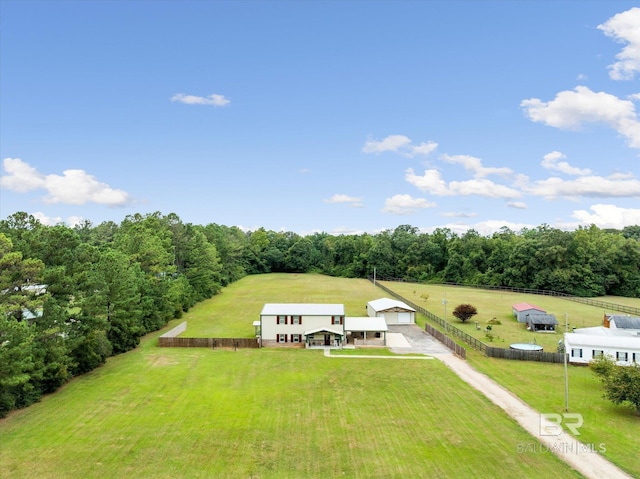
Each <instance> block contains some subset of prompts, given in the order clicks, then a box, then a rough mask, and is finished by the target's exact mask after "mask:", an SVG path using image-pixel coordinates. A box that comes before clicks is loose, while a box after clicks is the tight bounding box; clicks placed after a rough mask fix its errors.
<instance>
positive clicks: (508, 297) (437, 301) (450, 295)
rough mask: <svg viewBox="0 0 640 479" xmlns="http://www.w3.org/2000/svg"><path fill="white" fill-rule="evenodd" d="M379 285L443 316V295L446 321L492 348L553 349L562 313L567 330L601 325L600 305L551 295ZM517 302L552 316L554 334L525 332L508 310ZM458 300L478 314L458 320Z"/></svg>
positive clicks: (630, 301)
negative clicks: (489, 335)
mask: <svg viewBox="0 0 640 479" xmlns="http://www.w3.org/2000/svg"><path fill="white" fill-rule="evenodd" d="M382 284H384V285H385V286H387V287H388V288H391V289H392V290H393V291H395V292H396V293H398V294H400V295H402V296H403V297H405V298H406V299H407V300H409V301H411V302H413V303H415V304H417V305H419V306H422V307H423V308H425V309H426V310H428V311H430V312H432V313H433V314H436V315H438V316H440V317H444V305H443V304H442V300H443V299H444V298H445V297H446V299H447V317H446V319H447V321H448V322H450V323H451V324H453V325H454V326H455V327H457V328H459V329H461V330H463V331H464V332H466V333H467V334H469V335H470V336H473V337H475V338H477V339H479V340H481V341H483V342H485V343H487V344H489V345H491V346H494V347H504V348H508V347H509V344H511V343H532V342H535V343H536V344H539V345H541V346H543V347H544V350H545V351H548V352H556V351H557V347H558V341H559V340H561V339H562V333H564V332H565V314H566V315H567V319H568V323H569V329H571V328H572V327H576V328H583V327H589V326H601V325H602V319H603V316H604V312H603V310H602V308H598V307H595V306H589V305H585V304H581V303H575V302H573V301H567V300H565V299H560V298H556V297H553V296H540V295H535V294H521V293H511V292H503V291H494V290H484V289H479V288H465V287H462V286H441V285H430V284H412V283H393V282H382ZM422 294H428V295H429V299H428V300H427V301H424V300H423V299H422V298H421V295H422ZM599 299H601V300H602V301H609V302H612V303H616V302H617V303H620V304H626V305H628V306H637V307H640V299H629V298H627V301H626V302H624V303H623V302H622V301H620V298H617V297H616V298H599ZM520 302H527V303H531V304H534V305H536V306H538V307H540V308H542V309H544V310H545V311H547V313H549V314H553V315H555V317H556V319H557V320H558V323H559V324H558V326H557V327H556V331H557V332H556V333H555V334H554V333H534V332H531V331H527V329H526V326H525V325H524V323H518V321H516V319H515V317H514V316H513V313H512V311H511V306H512V305H513V304H515V303H520ZM462 303H470V304H472V305H474V306H475V307H476V308H477V309H478V314H477V315H476V316H474V317H473V318H471V319H470V320H468V321H466V322H465V323H462V322H461V321H460V320H459V319H457V318H456V317H455V316H453V314H452V312H453V310H454V309H455V307H456V306H457V305H459V304H462ZM493 318H496V319H497V320H499V321H500V322H501V324H500V325H497V326H496V325H494V326H492V333H493V335H494V336H495V337H494V340H493V341H489V340H488V339H487V338H486V333H485V328H486V326H487V324H488V323H487V322H488V321H489V320H491V319H493ZM424 321H425V320H424V318H422V322H423V323H424ZM476 321H477V322H478V323H479V326H480V330H477V329H476V324H475V322H476Z"/></svg>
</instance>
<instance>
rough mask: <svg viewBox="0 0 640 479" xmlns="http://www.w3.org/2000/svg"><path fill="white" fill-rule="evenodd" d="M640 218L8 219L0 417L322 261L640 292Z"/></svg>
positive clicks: (325, 265) (576, 290)
mask: <svg viewBox="0 0 640 479" xmlns="http://www.w3.org/2000/svg"><path fill="white" fill-rule="evenodd" d="M639 265H640V226H629V227H626V228H624V229H623V230H620V231H618V230H602V229H599V228H597V227H595V226H591V227H588V228H579V229H577V230H576V231H571V232H567V231H561V230H558V229H555V228H551V227H549V226H547V225H542V226H539V227H538V228H535V229H526V230H522V231H519V232H513V231H511V230H509V229H508V228H503V229H502V230H500V231H499V232H497V233H495V234H493V235H491V236H481V235H480V234H478V232H476V231H474V230H469V231H467V232H466V233H464V234H462V235H458V234H455V233H454V232H452V231H451V230H448V229H436V230H435V231H434V232H432V233H423V232H420V231H419V230H418V229H417V228H415V227H412V226H409V225H402V226H399V227H397V228H395V229H393V230H386V231H382V232H380V233H377V234H368V233H362V234H352V235H329V234H327V233H315V234H313V235H309V236H301V235H298V234H296V233H293V232H283V231H271V230H266V229H264V228H260V229H257V230H255V231H249V232H247V231H243V230H241V229H239V228H237V227H235V226H231V227H229V226H224V225H218V224H215V223H212V224H207V225H194V224H190V223H184V222H183V221H182V220H181V219H180V218H179V217H178V216H177V215H176V214H173V213H171V214H168V215H164V214H162V213H159V212H156V213H153V214H147V215H141V214H134V215H130V216H127V217H126V218H125V219H124V220H123V221H122V222H121V223H120V224H116V223H114V222H112V221H108V222H103V223H101V224H98V225H94V224H92V223H91V222H89V221H85V222H83V223H81V224H79V225H76V226H74V227H68V226H65V225H63V224H59V225H56V226H46V225H43V224H42V223H40V222H39V221H38V220H37V219H36V218H34V217H33V216H31V215H28V214H27V213H24V212H17V213H15V214H13V215H11V216H9V217H8V218H6V219H5V220H1V221H0V417H1V416H2V415H5V414H6V413H7V412H8V411H10V410H12V409H15V408H20V407H24V406H27V405H29V404H31V403H33V402H34V401H37V400H38V399H39V398H40V397H41V396H42V395H43V394H46V393H50V392H53V391H55V390H56V389H57V388H58V387H60V386H61V385H62V384H64V383H65V382H66V381H68V380H69V379H70V378H72V377H74V376H76V375H79V374H83V373H85V372H88V371H90V370H92V369H94V368H96V367H98V366H100V365H101V364H103V363H104V362H105V361H106V358H107V357H109V356H111V355H113V354H118V353H122V352H125V351H128V350H130V349H132V348H135V347H136V346H137V345H138V343H139V341H140V338H141V337H142V336H143V335H144V334H146V333H148V332H151V331H155V330H158V329H160V328H162V327H163V326H164V325H165V324H166V323H167V322H168V321H169V320H171V319H173V318H179V317H180V316H181V315H182V314H183V313H184V312H185V311H188V310H189V308H191V307H192V306H193V305H194V304H196V303H197V302H199V301H202V300H204V299H207V298H210V297H212V296H213V295H215V294H216V293H218V292H219V291H220V290H221V288H223V287H224V286H226V285H228V284H230V283H232V282H234V281H237V280H238V279H240V278H242V277H244V276H246V275H249V274H261V273H270V272H297V273H306V272H316V273H323V274H327V275H331V276H342V277H353V278H364V277H367V276H370V275H372V273H373V270H374V268H375V270H376V273H377V275H378V276H379V277H387V278H398V279H403V280H412V281H420V282H434V283H441V282H456V283H461V284H472V285H488V286H510V287H519V288H532V289H545V290H553V291H558V292H563V293H568V294H574V295H577V296H602V295H606V294H611V295H619V296H630V297H640V266H639Z"/></svg>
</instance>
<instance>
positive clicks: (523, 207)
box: [507, 201, 527, 210]
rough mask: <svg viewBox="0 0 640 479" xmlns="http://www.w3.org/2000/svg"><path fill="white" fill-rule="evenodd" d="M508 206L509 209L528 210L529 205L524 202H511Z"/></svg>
mask: <svg viewBox="0 0 640 479" xmlns="http://www.w3.org/2000/svg"><path fill="white" fill-rule="evenodd" d="M507 206H508V207H509V208H515V209H517V210H526V209H527V204H526V203H524V202H522V201H509V202H508V203H507Z"/></svg>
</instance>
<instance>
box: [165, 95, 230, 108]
mask: <svg viewBox="0 0 640 479" xmlns="http://www.w3.org/2000/svg"><path fill="white" fill-rule="evenodd" d="M171 101H177V102H179V103H184V104H186V105H211V106H227V105H228V104H229V103H231V100H229V99H227V98H225V96H224V95H218V94H217V93H213V94H211V95H209V96H195V95H185V94H184V93H177V94H175V95H173V96H172V97H171Z"/></svg>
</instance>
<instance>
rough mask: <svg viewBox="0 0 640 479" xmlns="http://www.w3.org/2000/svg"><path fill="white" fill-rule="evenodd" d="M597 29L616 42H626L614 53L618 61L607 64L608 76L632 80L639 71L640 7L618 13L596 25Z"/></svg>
mask: <svg viewBox="0 0 640 479" xmlns="http://www.w3.org/2000/svg"><path fill="white" fill-rule="evenodd" d="M598 29H600V30H602V31H603V32H604V34H605V35H606V36H608V37H611V38H613V39H614V40H615V41H616V42H618V43H627V45H626V46H625V47H624V48H623V49H622V51H621V52H620V53H618V54H617V55H616V58H617V59H618V61H617V62H615V63H614V64H612V65H609V77H611V79H613V80H632V79H633V78H634V76H635V74H636V73H638V72H640V8H638V7H634V8H632V9H630V10H627V11H626V12H622V13H618V14H617V15H614V16H613V17H611V18H610V19H609V20H607V21H606V22H604V23H603V24H602V25H598Z"/></svg>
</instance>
